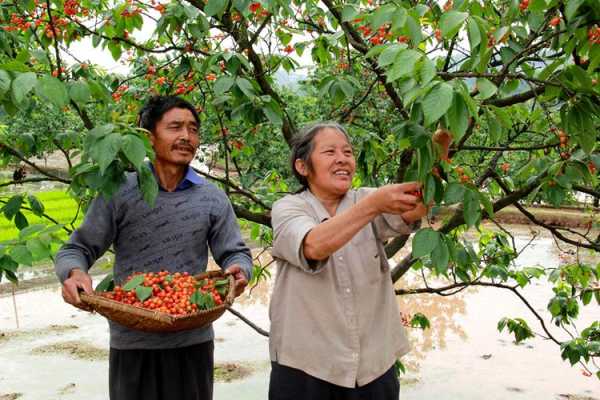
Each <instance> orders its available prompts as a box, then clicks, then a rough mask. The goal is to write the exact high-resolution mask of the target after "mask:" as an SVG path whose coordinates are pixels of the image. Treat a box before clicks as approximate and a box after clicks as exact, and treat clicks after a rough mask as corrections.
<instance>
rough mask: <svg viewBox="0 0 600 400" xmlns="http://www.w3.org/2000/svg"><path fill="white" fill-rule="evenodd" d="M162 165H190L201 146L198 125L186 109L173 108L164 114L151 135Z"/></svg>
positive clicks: (157, 156)
mask: <svg viewBox="0 0 600 400" xmlns="http://www.w3.org/2000/svg"><path fill="white" fill-rule="evenodd" d="M150 142H152V147H153V148H154V152H155V153H156V162H157V163H160V164H173V165H188V164H189V163H190V162H191V161H192V160H193V158H194V155H195V154H196V149H197V148H198V145H199V144H200V139H199V137H198V124H197V123H196V119H195V118H194V114H192V112H191V111H190V110H188V109H186V108H172V109H170V110H169V111H167V112H166V113H164V114H163V116H162V118H161V119H160V121H158V122H157V123H156V127H155V128H154V131H153V132H152V134H151V135H150Z"/></svg>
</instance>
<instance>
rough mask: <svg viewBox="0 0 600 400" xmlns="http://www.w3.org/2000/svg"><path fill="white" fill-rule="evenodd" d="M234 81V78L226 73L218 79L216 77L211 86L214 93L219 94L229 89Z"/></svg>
mask: <svg viewBox="0 0 600 400" xmlns="http://www.w3.org/2000/svg"><path fill="white" fill-rule="evenodd" d="M234 83H235V80H234V79H233V78H232V77H231V76H228V75H223V76H221V77H220V78H219V79H217V81H216V82H215V86H214V87H213V89H214V91H215V94H217V95H219V96H220V95H222V94H224V93H225V92H227V91H228V90H229V89H231V87H232V86H233V84H234Z"/></svg>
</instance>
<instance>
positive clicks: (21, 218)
mask: <svg viewBox="0 0 600 400" xmlns="http://www.w3.org/2000/svg"><path fill="white" fill-rule="evenodd" d="M28 225H29V222H28V221H27V217H25V214H23V213H22V212H21V211H19V212H17V214H16V215H15V226H16V227H17V228H18V229H19V230H21V229H24V228H26V227H27V226H28Z"/></svg>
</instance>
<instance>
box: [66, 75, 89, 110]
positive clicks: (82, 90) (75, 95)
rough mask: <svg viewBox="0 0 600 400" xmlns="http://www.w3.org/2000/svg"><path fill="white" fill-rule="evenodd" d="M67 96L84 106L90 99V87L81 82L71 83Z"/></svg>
mask: <svg viewBox="0 0 600 400" xmlns="http://www.w3.org/2000/svg"><path fill="white" fill-rule="evenodd" d="M69 96H70V97H71V99H73V101H74V102H75V103H77V104H85V103H87V102H88V101H89V99H90V98H91V97H92V92H91V90H90V86H89V85H88V84H87V83H85V82H83V81H77V82H73V83H72V84H71V86H70V87H69Z"/></svg>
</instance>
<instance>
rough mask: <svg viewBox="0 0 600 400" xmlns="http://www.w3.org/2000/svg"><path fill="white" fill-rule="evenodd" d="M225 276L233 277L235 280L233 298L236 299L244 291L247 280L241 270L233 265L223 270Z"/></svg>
mask: <svg viewBox="0 0 600 400" xmlns="http://www.w3.org/2000/svg"><path fill="white" fill-rule="evenodd" d="M225 275H233V278H234V279H235V297H238V296H239V295H240V294H242V293H244V289H245V288H246V285H248V280H247V279H246V275H244V273H243V272H242V268H241V267H240V266H239V265H237V264H233V265H232V266H230V267H228V268H227V269H226V270H225Z"/></svg>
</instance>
